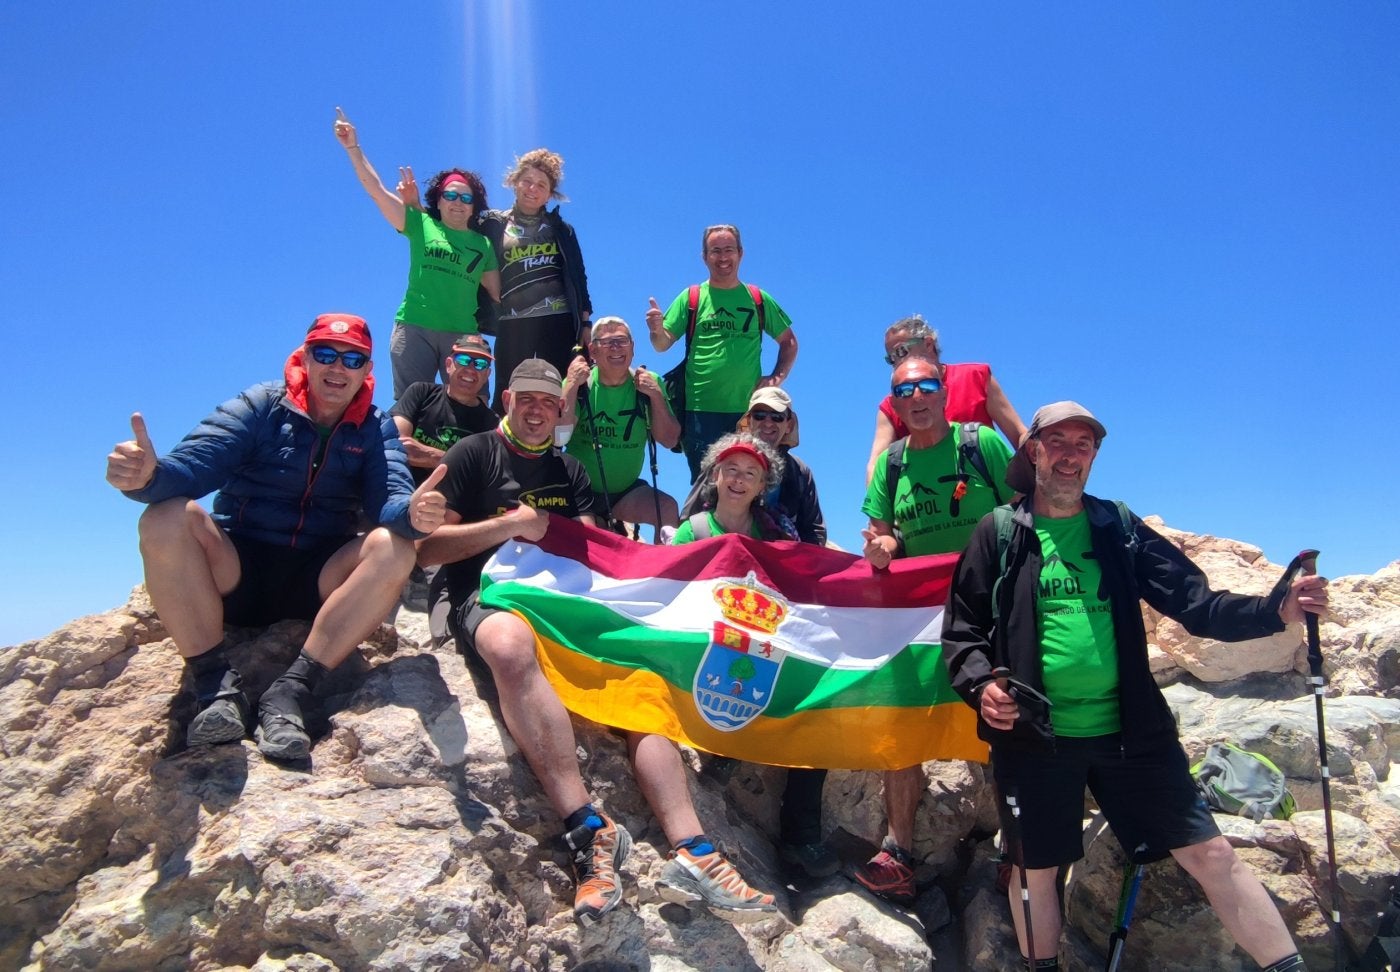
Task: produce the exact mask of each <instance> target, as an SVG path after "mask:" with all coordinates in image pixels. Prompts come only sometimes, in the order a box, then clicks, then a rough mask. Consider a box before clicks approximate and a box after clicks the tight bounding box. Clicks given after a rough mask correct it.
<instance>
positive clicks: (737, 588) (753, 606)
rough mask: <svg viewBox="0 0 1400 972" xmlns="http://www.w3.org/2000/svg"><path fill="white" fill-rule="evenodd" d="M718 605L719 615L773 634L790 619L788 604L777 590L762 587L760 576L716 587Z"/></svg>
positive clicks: (750, 572)
mask: <svg viewBox="0 0 1400 972" xmlns="http://www.w3.org/2000/svg"><path fill="white" fill-rule="evenodd" d="M715 603H716V604H718V605H719V609H720V612H721V613H722V614H723V615H724V616H725V617H726V618H728V619H729V620H730V621H733V622H734V623H735V624H738V625H743V626H744V627H746V628H752V629H753V630H754V631H763V632H766V633H767V634H772V633H773V632H775V631H777V630H778V625H780V624H782V623H783V618H785V617H787V613H788V609H787V604H786V603H785V602H784V601H783V599H782V595H781V594H779V593H778V592H777V591H773V590H769V589H767V588H765V587H763V585H761V584H759V582H758V577H757V575H755V574H754V572H753V571H749V575H748V576H747V577H745V578H744V579H743V580H742V581H739V582H737V583H736V582H733V581H728V582H723V583H719V584H716V585H715Z"/></svg>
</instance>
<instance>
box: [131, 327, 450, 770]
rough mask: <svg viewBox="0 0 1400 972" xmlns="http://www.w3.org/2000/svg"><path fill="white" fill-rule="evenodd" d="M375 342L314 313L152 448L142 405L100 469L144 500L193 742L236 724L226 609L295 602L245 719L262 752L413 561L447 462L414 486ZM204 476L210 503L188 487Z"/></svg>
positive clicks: (217, 738)
mask: <svg viewBox="0 0 1400 972" xmlns="http://www.w3.org/2000/svg"><path fill="white" fill-rule="evenodd" d="M371 351H372V343H371V339H370V333H369V327H368V325H367V324H366V323H365V321H364V320H363V319H362V318H359V317H355V316H353V315H349V314H322V315H321V316H319V317H317V318H316V320H315V321H313V322H312V325H311V327H310V329H309V330H308V331H307V334H306V340H305V342H304V343H303V345H302V346H301V347H298V348H297V349H296V350H295V351H293V352H292V354H291V356H290V357H289V358H288V359H287V363H286V366H285V380H284V381H281V382H266V383H264V384H261V385H255V386H253V387H252V388H249V389H248V390H247V391H245V392H243V393H242V394H241V395H239V396H238V397H237V398H233V399H231V400H229V401H227V402H225V403H224V404H222V405H220V406H219V407H218V409H216V410H215V411H214V413H213V414H212V415H210V416H209V417H207V418H206V419H204V421H203V422H201V423H200V424H199V425H198V426H197V427H196V428H195V430H194V431H193V432H191V433H190V434H189V435H187V436H185V438H184V439H182V440H181V441H180V443H179V444H178V445H176V446H175V448H174V449H172V450H171V451H170V452H169V453H167V454H166V455H165V456H163V457H159V458H158V457H157V455H156V450H155V447H154V446H153V445H152V444H151V439H150V436H149V435H148V434H147V432H146V424H145V421H144V420H143V419H142V417H141V414H140V413H139V412H138V413H136V414H134V415H132V417H131V430H132V432H133V433H134V434H135V436H136V437H135V438H134V439H132V440H129V441H127V442H122V443H119V444H118V445H117V446H116V447H115V448H114V449H113V451H112V453H111V454H110V455H108V457H107V481H108V482H109V483H111V484H112V485H113V486H115V487H116V488H117V489H119V490H121V491H122V492H123V493H125V494H126V495H127V496H129V497H131V498H132V499H134V500H137V501H139V502H142V503H148V504H150V506H149V508H148V509H147V510H146V512H145V513H143V514H142V515H141V522H140V535H141V558H142V561H143V562H144V565H145V570H146V590H147V592H148V593H149V594H150V596H151V603H152V604H154V605H155V609H156V613H157V614H159V615H160V619H161V621H162V622H164V624H165V626H166V629H167V630H168V631H169V632H170V637H171V638H172V639H174V641H175V645H176V647H177V648H178V649H179V650H180V654H181V655H182V656H183V657H184V659H185V667H186V668H187V669H188V670H189V672H190V676H191V680H192V681H193V683H194V691H195V696H196V701H197V706H198V712H197V714H196V715H195V717H194V719H193V720H192V721H191V723H190V726H189V730H188V732H187V734H186V739H187V741H188V743H189V744H190V745H192V746H196V745H205V744H211V743H223V742H233V741H235V740H239V739H242V738H243V737H244V736H245V735H246V734H247V719H248V714H249V705H248V699H247V696H245V695H244V693H243V686H242V680H241V679H240V677H239V675H238V672H237V671H236V670H235V669H234V668H233V667H232V666H231V665H230V664H229V661H228V657H227V653H226V650H225V645H224V624H225V622H227V623H229V624H236V625H243V626H261V625H266V624H271V623H272V622H274V621H278V620H281V619H283V618H302V619H305V620H308V621H311V622H312V625H311V632H310V634H308V635H307V638H306V644H305V645H304V647H303V648H302V651H301V654H300V655H298V656H297V659H296V661H294V662H293V663H292V665H291V667H290V668H288V669H287V671H286V673H285V674H283V675H282V676H281V677H280V678H278V679H277V680H276V681H275V682H273V683H272V685H270V686H269V687H268V689H267V691H266V692H264V693H263V695H262V699H261V701H260V704H259V706H258V726H257V730H256V733H255V735H256V737H257V740H258V748H259V749H260V750H262V752H263V754H264V755H266V756H268V757H269V758H271V759H276V760H295V759H301V758H304V757H305V756H307V755H308V754H309V753H310V751H311V739H310V736H309V735H308V734H307V732H306V721H305V717H304V715H303V708H304V706H305V704H306V703H307V702H308V701H309V700H310V699H311V697H312V694H313V692H314V691H315V689H316V685H317V683H318V682H319V681H320V679H321V677H322V676H323V675H324V674H325V673H326V672H327V671H329V670H330V669H332V668H334V667H335V666H336V665H338V664H340V662H341V661H343V660H344V659H345V657H346V656H347V655H349V654H350V652H351V651H353V650H354V649H355V646H356V645H358V644H359V643H360V642H361V641H362V640H364V638H365V637H367V636H368V635H369V634H370V632H372V631H373V630H374V629H375V628H376V627H377V626H378V625H379V623H380V621H381V620H382V619H383V618H384V617H385V616H386V615H388V613H389V611H390V609H391V608H392V607H393V606H394V603H395V601H396V599H397V597H398V594H399V591H400V589H401V588H402V587H403V584H404V581H405V580H407V578H408V573H409V571H410V569H411V568H412V567H413V562H414V547H413V542H412V541H413V540H415V539H418V538H420V537H423V536H426V535H427V534H429V533H431V532H432V531H433V530H434V529H436V528H437V526H438V525H439V524H440V523H441V522H442V518H443V514H444V512H445V510H446V504H445V502H444V500H443V497H442V494H441V493H439V492H437V489H436V487H437V483H438V481H440V480H441V479H442V470H438V471H435V472H434V473H433V474H432V475H430V476H429V477H428V479H427V480H426V481H425V482H424V483H423V485H422V486H420V487H419V488H418V490H417V491H414V488H413V481H412V479H411V478H410V476H409V472H408V465H407V462H406V460H405V457H404V451H403V446H402V445H401V444H400V443H399V433H398V429H397V428H396V427H395V425H394V422H393V421H392V420H391V419H390V418H389V417H388V416H386V415H384V414H383V413H382V412H380V411H379V409H377V408H375V407H374V404H373V398H374V377H373V375H372V374H371V372H372V371H373V362H372V361H371V360H370V352H371ZM214 490H218V494H217V495H216V496H215V497H214V503H213V513H212V514H210V513H208V512H206V511H205V510H204V509H203V508H202V507H201V506H200V505H199V504H198V503H197V502H195V501H196V500H197V499H198V498H199V497H201V496H204V495H206V494H208V493H210V492H212V491H214ZM362 519H365V520H368V521H369V522H370V523H372V524H374V526H373V527H371V528H370V529H369V530H368V532H365V533H360V532H359V531H360V529H361V527H360V524H361V521H362Z"/></svg>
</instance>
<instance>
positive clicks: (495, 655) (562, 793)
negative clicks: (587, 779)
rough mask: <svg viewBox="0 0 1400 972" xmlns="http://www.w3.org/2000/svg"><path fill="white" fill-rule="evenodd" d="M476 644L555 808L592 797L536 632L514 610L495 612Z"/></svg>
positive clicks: (563, 810)
mask: <svg viewBox="0 0 1400 972" xmlns="http://www.w3.org/2000/svg"><path fill="white" fill-rule="evenodd" d="M476 650H477V652H478V653H479V654H480V655H481V657H482V660H484V661H485V662H486V664H487V665H488V666H490V668H491V674H492V676H493V677H494V678H495V681H496V691H497V693H498V694H499V696H500V702H501V715H502V716H503V717H504V718H505V720H506V728H508V729H509V730H510V735H511V738H512V739H514V740H515V744H516V745H517V746H519V747H520V751H521V752H522V753H523V754H524V755H525V761H526V762H527V763H529V764H530V769H532V770H534V772H535V776H536V777H538V778H539V781H540V785H541V786H542V787H544V792H545V795H546V796H547V797H548V798H549V802H550V804H551V805H552V806H553V807H554V812H555V813H557V814H559V816H560V817H561V818H562V817H567V816H568V815H569V814H571V813H573V812H574V811H575V810H577V809H578V808H579V807H581V806H583V805H584V804H586V803H588V802H589V796H588V790H587V789H585V788H584V785H583V777H582V776H580V775H579V769H578V757H577V756H576V755H575V752H574V750H575V746H574V727H573V724H572V723H571V722H570V721H569V713H568V710H566V709H565V708H564V703H562V702H560V701H559V696H558V695H556V694H555V692H554V689H553V688H552V687H551V686H550V684H549V681H548V680H547V679H546V678H545V677H544V672H542V671H540V663H539V660H538V659H537V658H536V657H535V636H534V634H533V633H532V632H531V631H530V629H529V627H527V626H526V624H525V622H524V621H521V620H520V619H519V618H518V617H516V616H515V615H513V614H506V613H505V612H501V613H498V614H492V615H490V616H489V617H487V618H486V620H485V621H482V622H481V625H480V626H479V627H478V628H477V629H476Z"/></svg>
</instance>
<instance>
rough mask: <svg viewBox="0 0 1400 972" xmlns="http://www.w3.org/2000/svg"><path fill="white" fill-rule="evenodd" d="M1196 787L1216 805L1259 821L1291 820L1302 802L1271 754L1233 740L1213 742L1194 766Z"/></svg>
mask: <svg viewBox="0 0 1400 972" xmlns="http://www.w3.org/2000/svg"><path fill="white" fill-rule="evenodd" d="M1191 776H1192V777H1193V778H1194V779H1195V780H1196V789H1197V790H1199V791H1200V793H1201V797H1202V799H1204V800H1205V801H1206V803H1208V804H1209V805H1210V806H1211V807H1212V808H1213V809H1216V810H1223V811H1225V812H1226V813H1233V814H1235V815H1236V816H1240V817H1249V818H1250V819H1251V820H1253V821H1254V822H1255V823H1259V822H1260V821H1261V820H1263V819H1264V818H1265V817H1273V818H1274V819H1275V820H1287V819H1288V818H1289V817H1291V816H1293V813H1294V811H1295V810H1297V809H1298V804H1297V803H1295V802H1294V800H1293V794H1291V793H1289V792H1288V786H1287V779H1286V778H1285V777H1284V775H1283V771H1282V770H1281V769H1279V768H1278V766H1276V765H1275V764H1274V762H1273V760H1271V759H1269V758H1268V757H1267V756H1262V755H1260V754H1259V753H1251V752H1249V751H1248V750H1246V749H1241V748H1240V747H1238V746H1235V745H1232V744H1230V743H1223V742H1221V743H1212V744H1211V746H1210V748H1209V749H1207V750H1206V755H1205V757H1204V758H1203V759H1202V760H1201V761H1200V762H1199V763H1197V764H1196V765H1195V766H1192V767H1191Z"/></svg>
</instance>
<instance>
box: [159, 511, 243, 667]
mask: <svg viewBox="0 0 1400 972" xmlns="http://www.w3.org/2000/svg"><path fill="white" fill-rule="evenodd" d="M138 529H139V531H140V535H141V559H142V561H143V562H144V564H145V567H146V591H147V592H148V593H149V594H150V596H151V603H152V604H153V605H155V609H156V614H158V615H160V620H161V622H162V623H163V624H164V625H165V627H166V630H167V631H169V632H170V637H171V638H173V639H174V640H175V646H176V647H177V648H179V650H180V654H181V655H183V656H184V657H186V658H193V657H194V656H196V655H202V654H204V653H205V652H206V651H208V650H209V649H210V648H213V647H214V646H215V645H217V644H218V643H219V642H220V641H222V640H223V638H224V602H223V595H225V594H227V593H228V592H229V591H231V590H233V589H234V588H235V587H237V586H238V579H239V563H238V551H237V550H235V549H234V546H233V543H232V542H231V541H230V540H229V538H228V537H227V536H225V535H224V531H222V530H220V529H219V527H218V526H217V525H216V524H215V523H214V521H213V519H212V518H210V516H209V514H208V513H207V512H205V510H204V508H203V507H201V506H200V505H199V504H198V503H196V502H195V501H194V500H189V499H183V498H181V499H172V500H166V501H165V502H164V503H156V504H155V505H153V506H151V507H148V508H147V510H146V512H145V513H143V514H141V522H140V525H139V527H138Z"/></svg>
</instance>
